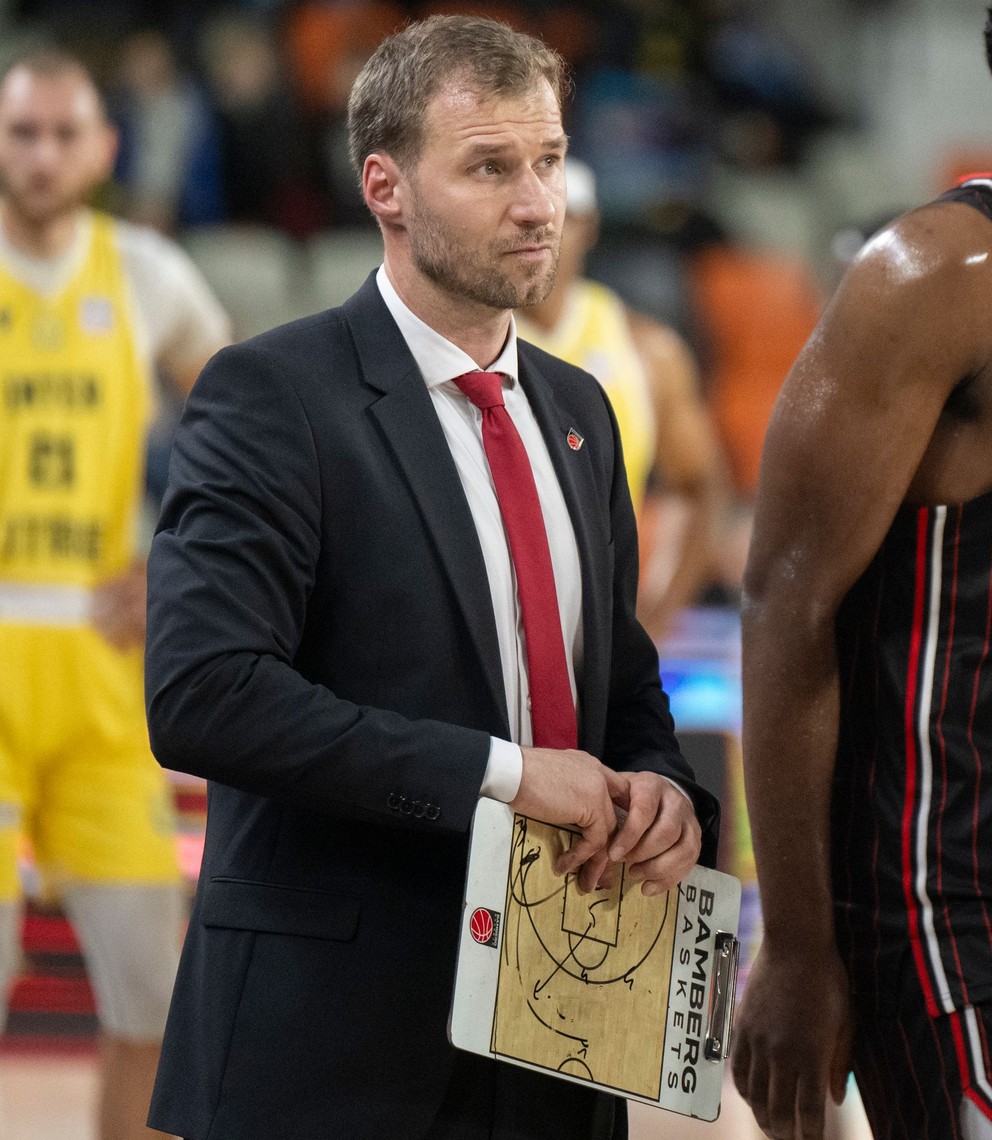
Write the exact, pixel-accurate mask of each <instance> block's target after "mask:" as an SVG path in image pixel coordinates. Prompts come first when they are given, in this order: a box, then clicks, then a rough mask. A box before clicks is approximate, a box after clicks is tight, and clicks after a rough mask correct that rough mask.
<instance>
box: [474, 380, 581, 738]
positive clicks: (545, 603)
mask: <svg viewBox="0 0 992 1140" xmlns="http://www.w3.org/2000/svg"><path fill="white" fill-rule="evenodd" d="M455 383H456V384H457V385H458V387H459V388H460V389H461V390H462V391H463V392H464V393H465V395H466V396H468V398H469V399H470V400H471V401H472V403H473V404H475V406H476V407H477V408H479V409H480V410H481V412H482V444H483V446H484V447H485V449H486V457H487V459H488V460H489V469H490V471H491V472H492V476H493V483H494V484H495V487H496V498H497V499H498V500H499V509H500V514H502V516H503V525H504V526H505V527H506V534H507V538H508V539H509V543H510V555H511V557H512V558H513V568H514V571H515V572H516V576H517V597H518V598H519V599H520V612H521V615H522V617H523V624H524V640H525V644H526V649H527V676H528V679H529V682H530V705H531V710H530V711H531V726H532V730H533V736H534V744H535V745H537V746H539V747H542V748H575V747H576V745H577V740H578V733H577V730H576V724H575V705H574V703H573V701H572V689H571V685H570V684H569V680H568V664H567V662H566V658H565V643H564V641H563V639H562V632H561V616H560V614H559V610H558V592H557V590H556V589H555V575H554V570H553V569H552V566H551V551H550V550H549V548H548V535H547V531H546V530H545V529H544V516H543V514H542V513H541V501H540V499H539V498H538V494H537V485H536V484H535V482H534V473H533V471H532V470H531V466H530V460H529V459H528V458H527V450H526V448H525V447H524V445H523V441H522V440H521V438H520V436H519V435H518V434H517V429H516V428H515V427H514V425H513V420H512V419H510V413H509V412H508V411H507V410H506V407H505V406H504V404H503V376H502V373H499V372H466V373H465V375H464V376H459V377H457V378H456V379H455Z"/></svg>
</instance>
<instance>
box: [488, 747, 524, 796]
mask: <svg viewBox="0 0 992 1140" xmlns="http://www.w3.org/2000/svg"><path fill="white" fill-rule="evenodd" d="M523 774H524V758H523V754H522V753H521V751H520V746H519V745H517V744H512V743H511V742H510V741H509V740H500V739H499V737H498V736H493V737H491V738H490V744H489V763H488V764H487V765H486V774H485V777H484V778H483V780H482V787H481V788H480V789H479V795H480V796H487V797H488V798H489V799H491V800H502V802H503V803H505V804H508V803H509V802H510V800H512V799H513V797H514V796H515V795H516V794H517V792H518V791H519V790H520V780H521V777H522V776H523Z"/></svg>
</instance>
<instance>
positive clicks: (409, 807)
mask: <svg viewBox="0 0 992 1140" xmlns="http://www.w3.org/2000/svg"><path fill="white" fill-rule="evenodd" d="M400 811H401V812H402V813H403V814H404V815H410V814H411V813H412V812H413V800H408V799H407V798H406V796H401V797H400Z"/></svg>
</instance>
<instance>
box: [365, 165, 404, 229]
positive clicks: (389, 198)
mask: <svg viewBox="0 0 992 1140" xmlns="http://www.w3.org/2000/svg"><path fill="white" fill-rule="evenodd" d="M362 195H363V196H364V198H365V205H366V206H368V208H369V209H370V210H371V211H372V213H373V214H374V215H375V217H376V218H377V219H378V220H379V222H380V223H381V224H382V225H398V224H399V223H400V222H402V220H403V205H404V202H405V200H406V180H405V179H404V177H403V174H402V172H401V171H400V168H399V167H398V166H397V165H396V163H395V162H394V161H393V159H392V158H390V157H389V155H388V154H370V155H369V156H368V158H366V160H365V165H364V166H363V167H362Z"/></svg>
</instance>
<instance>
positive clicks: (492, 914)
mask: <svg viewBox="0 0 992 1140" xmlns="http://www.w3.org/2000/svg"><path fill="white" fill-rule="evenodd" d="M469 929H470V930H471V932H472V937H473V938H474V939H475V940H476V942H478V943H480V944H481V945H483V946H498V945H499V911H496V910H488V909H487V908H486V907H483V906H480V907H476V908H475V910H474V911H472V917H471V918H470V919H469Z"/></svg>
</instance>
